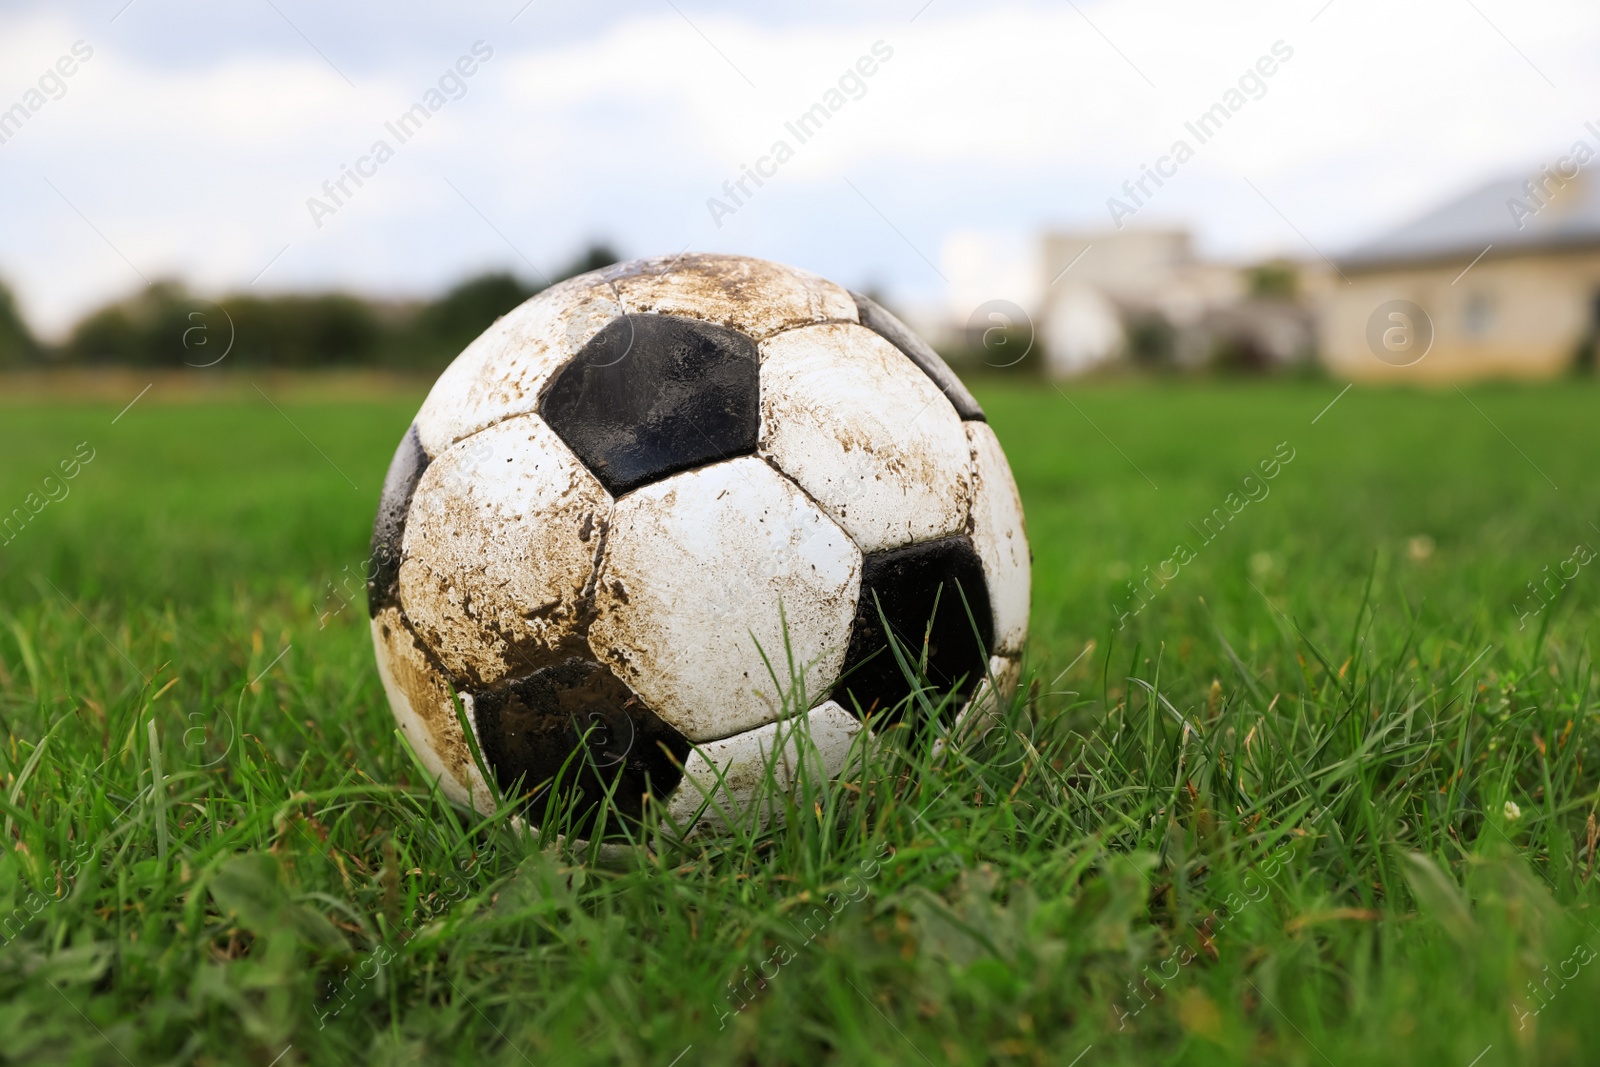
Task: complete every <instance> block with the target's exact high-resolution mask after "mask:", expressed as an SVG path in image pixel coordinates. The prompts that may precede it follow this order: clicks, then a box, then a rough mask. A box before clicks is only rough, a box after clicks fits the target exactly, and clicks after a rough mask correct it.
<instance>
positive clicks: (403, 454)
mask: <svg viewBox="0 0 1600 1067" xmlns="http://www.w3.org/2000/svg"><path fill="white" fill-rule="evenodd" d="M428 462H429V460H428V453H426V452H424V451H423V450H422V441H421V440H420V439H419V438H418V437H417V427H416V425H415V424H413V425H412V427H411V428H410V429H409V430H407V431H406V435H405V437H403V438H401V440H400V447H399V448H397V449H395V452H394V459H392V460H390V461H389V473H388V474H387V475H385V476H384V479H383V493H382V495H380V496H379V497H378V517H377V518H376V519H374V520H373V523H372V550H371V554H370V555H369V556H368V557H367V567H366V573H367V615H368V616H369V617H370V616H375V615H377V614H378V612H380V611H382V610H383V609H384V608H386V607H390V606H392V605H398V604H399V603H400V538H401V537H402V535H404V534H405V531H406V512H408V511H410V510H411V495H412V494H413V493H415V492H416V491H417V482H419V481H421V479H422V472H423V471H425V470H427V469H428Z"/></svg>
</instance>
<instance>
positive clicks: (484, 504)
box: [400, 415, 611, 685]
mask: <svg viewBox="0 0 1600 1067" xmlns="http://www.w3.org/2000/svg"><path fill="white" fill-rule="evenodd" d="M610 517H611V496H610V494H608V493H607V492H606V491H605V488H604V487H603V486H602V485H601V484H600V482H599V480H598V479H596V478H595V476H594V475H593V474H591V473H589V471H588V469H587V468H585V467H584V465H583V464H582V463H580V462H579V461H578V458H577V457H576V456H574V455H573V454H572V452H571V450H570V449H568V448H567V446H566V445H565V444H564V443H563V442H562V440H561V439H560V438H559V437H557V436H556V434H555V432H554V431H553V430H551V429H550V427H549V426H547V425H545V423H544V421H543V420H542V419H540V418H539V417H538V416H537V415H518V416H515V417H513V418H509V419H506V420H505V421H504V422H500V423H496V424H495V425H494V426H491V427H489V428H488V429H486V430H484V431H482V432H481V433H477V434H474V435H472V436H471V437H469V438H467V439H466V440H464V441H462V442H460V443H459V444H456V445H454V446H452V447H451V448H450V449H448V450H447V451H446V452H445V453H444V454H443V455H442V456H440V457H439V458H438V459H436V460H434V461H433V462H432V463H431V464H429V466H428V468H427V470H426V471H425V472H423V474H422V477H421V479H420V481H419V482H418V484H417V489H416V493H415V496H414V498H413V502H412V505H411V510H410V514H409V517H408V519H407V521H406V529H405V537H404V541H403V542H402V549H401V563H400V603H401V606H402V607H403V608H404V609H405V613H406V618H407V619H408V620H409V621H410V623H411V626H412V627H413V628H414V629H415V630H416V631H417V632H418V633H419V634H421V635H423V637H424V638H425V639H426V640H427V642H428V644H429V646H430V647H431V648H433V649H434V652H435V655H437V656H438V658H439V661H440V663H442V664H443V665H444V667H445V669H446V670H448V671H449V672H450V673H451V674H452V675H453V676H454V677H457V678H461V679H465V680H468V681H471V682H473V683H476V684H478V685H491V684H493V683H495V682H497V681H499V680H500V679H501V678H504V677H507V676H510V675H518V674H527V673H529V672H531V671H534V670H537V669H539V668H541V667H546V666H549V665H550V664H551V663H552V662H555V661H556V660H558V659H564V658H566V657H567V656H570V655H573V654H575V653H577V652H580V651H582V650H583V649H584V648H585V647H586V644H585V640H584V635H585V630H586V628H587V626H588V622H589V617H590V615H591V614H592V597H591V596H588V595H586V591H587V590H588V586H589V584H590V579H591V576H592V575H593V573H594V567H595V559H596V556H597V555H598V553H599V549H600V544H601V541H602V539H603V537H604V535H605V527H606V524H607V522H608V521H609V519H610Z"/></svg>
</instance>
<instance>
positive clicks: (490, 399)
mask: <svg viewBox="0 0 1600 1067" xmlns="http://www.w3.org/2000/svg"><path fill="white" fill-rule="evenodd" d="M622 313H623V312H622V306H621V305H620V304H619V303H618V301H617V297H616V294H615V293H613V292H612V290H611V288H610V286H608V285H606V283H605V282H604V280H603V279H601V278H600V277H599V276H598V275H596V274H584V275H580V276H579V277H577V278H573V279H571V280H570V281H565V282H562V283H561V284H559V285H554V286H551V287H550V288H549V289H546V290H545V291H544V292H542V293H540V294H539V295H538V296H535V297H533V298H532V299H531V300H529V301H528V302H527V303H525V304H523V305H521V306H520V307H518V308H515V309H514V310H512V311H510V312H508V313H506V314H505V315H504V316H502V317H501V318H499V319H498V320H496V321H495V323H494V325H492V326H490V327H489V328H488V329H487V330H485V331H484V332H483V334H482V335H481V336H479V337H478V339H477V340H475V341H473V342H472V343H471V344H470V345H468V346H467V347H466V349H465V350H463V351H462V353H461V354H460V355H459V356H457V357H456V359H455V361H454V362H453V363H451V364H450V366H449V367H447V368H445V371H444V373H443V374H441V375H439V380H438V381H436V382H434V384H433V389H432V391H431V392H429V393H428V399H427V400H425V401H423V403H422V410H421V411H419V412H417V435H418V437H420V438H421V440H422V447H423V448H424V449H426V450H427V452H428V454H429V455H430V456H438V455H439V454H440V453H441V452H443V451H444V450H445V449H447V448H449V447H450V446H451V445H452V444H454V443H455V442H457V441H459V440H461V439H462V438H464V437H466V436H467V435H469V434H472V433H476V432H477V431H479V430H481V429H483V428H484V427H486V426H489V425H492V424H493V423H495V422H498V421H500V420H501V419H503V418H505V417H507V416H508V415H517V414H521V413H523V412H528V411H532V410H534V408H535V406H536V405H537V404H538V402H539V390H540V389H542V388H543V387H544V384H545V382H547V381H549V379H550V376H551V375H553V374H554V373H555V372H556V371H558V370H560V369H561V367H562V366H563V365H564V364H565V363H566V362H567V360H569V359H571V358H572V356H573V355H574V354H575V353H576V352H577V351H578V349H580V348H582V347H583V346H584V345H585V344H586V343H588V341H589V338H591V337H593V336H594V335H595V334H597V333H599V332H600V328H601V327H602V326H604V325H605V324H606V323H608V322H610V321H611V320H612V319H614V318H616V317H617V316H618V315H621V314H622Z"/></svg>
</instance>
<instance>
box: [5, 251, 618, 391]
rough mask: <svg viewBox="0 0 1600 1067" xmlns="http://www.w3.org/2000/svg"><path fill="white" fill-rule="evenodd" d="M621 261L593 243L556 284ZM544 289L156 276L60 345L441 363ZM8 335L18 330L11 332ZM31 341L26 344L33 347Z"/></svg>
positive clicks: (272, 361) (204, 356)
mask: <svg viewBox="0 0 1600 1067" xmlns="http://www.w3.org/2000/svg"><path fill="white" fill-rule="evenodd" d="M616 261H617V254H616V253H615V252H614V251H613V250H612V249H611V248H610V247H608V246H606V245H604V244H593V245H590V246H589V247H588V248H587V249H585V250H584V252H583V253H582V254H581V255H579V256H578V257H577V258H576V259H575V260H574V261H573V262H571V263H570V264H568V266H567V267H566V268H565V269H563V270H561V271H559V272H558V273H557V275H556V280H557V281H563V280H565V279H567V278H570V277H573V276H575V275H578V274H582V273H585V272H587V271H591V270H598V269H600V268H601V267H606V266H609V265H611V264H612V263H615V262H616ZM540 288H541V287H539V286H534V285H530V284H529V283H527V282H524V281H522V280H521V279H519V278H517V277H516V276H515V275H513V274H510V273H508V272H505V271H500V272H495V273H490V274H482V275H479V276H477V277H475V278H469V279H467V280H466V281H464V282H461V283H460V284H458V285H456V286H454V287H453V288H451V289H450V290H449V291H448V292H446V293H445V294H444V295H443V296H440V297H439V298H438V299H436V300H432V301H427V302H424V303H420V304H392V303H391V304H382V303H378V302H374V301H370V300H365V299H363V298H361V297H357V296H352V295H350V294H348V293H337V292H335V293H303V294H285V295H281V296H258V295H255V294H253V293H248V294H246V293H236V294H233V295H231V296H225V297H222V298H221V299H220V300H216V301H212V300H207V299H205V298H202V297H197V296H195V295H193V294H191V293H189V292H188V291H187V290H185V289H184V287H183V286H182V285H181V284H180V283H178V282H175V281H160V282H157V283H155V284H154V285H151V286H149V287H148V288H146V289H144V290H142V291H141V292H139V293H137V294H135V295H134V296H131V297H128V298H127V299H124V300H119V301H117V302H115V303H112V304H108V305H107V306H105V307H103V308H100V309H99V310H97V311H94V312H91V313H90V314H89V315H87V316H85V317H84V318H83V320H82V321H80V322H79V323H78V325H77V326H76V327H75V328H74V329H73V331H72V335H71V337H70V338H68V340H67V343H66V345H65V349H64V354H65V355H66V357H67V358H69V359H74V360H78V361H80V362H84V363H122V364H129V365H135V366H172V367H176V366H181V365H183V364H188V365H190V366H208V365H214V364H215V363H217V362H220V361H221V360H222V359H223V358H224V353H226V354H227V357H226V358H227V359H228V361H229V363H237V364H244V365H252V366H270V367H284V368H309V367H323V366H333V365H344V366H349V365H358V366H374V365H382V366H397V367H417V368H429V369H437V368H439V367H442V366H444V365H445V364H446V363H448V362H449V361H450V360H452V359H454V358H455V357H456V355H457V354H458V353H459V352H460V351H461V350H462V349H463V348H465V347H466V346H467V345H468V344H470V343H471V342H472V340H473V339H474V338H475V337H477V336H478V335H479V334H481V333H482V332H483V331H484V330H486V329H488V328H489V326H490V325H492V324H493V323H494V321H495V319H497V318H499V317H500V316H502V315H504V314H505V313H506V312H508V311H510V310H511V309H512V308H515V307H516V306H517V305H518V304H521V303H522V302H523V301H525V300H527V299H528V298H529V297H530V296H533V295H534V294H535V293H537V292H539V290H540ZM9 308H10V303H9V296H8V295H6V294H5V292H4V290H3V289H0V365H4V364H5V363H6V362H7V360H8V358H9V356H8V352H9V351H10V349H9V348H8V347H7V346H8V344H13V345H16V344H21V343H22V342H8V341H7V337H8V336H10V334H9V333H8V332H7V326H6V323H7V322H8V321H11V320H15V321H16V322H17V323H18V327H17V328H18V329H21V330H22V332H21V333H20V334H18V336H20V337H22V338H24V339H27V341H26V343H27V344H29V345H32V341H31V339H28V335H27V333H26V330H25V328H22V327H21V326H20V319H16V316H15V315H14V313H10V319H8V318H7V315H8V313H9ZM13 332H14V331H13ZM36 350H37V346H36V345H33V347H32V348H31V349H29V351H36Z"/></svg>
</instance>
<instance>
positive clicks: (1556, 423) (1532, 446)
mask: <svg viewBox="0 0 1600 1067" xmlns="http://www.w3.org/2000/svg"><path fill="white" fill-rule="evenodd" d="M1340 388H1341V387H1340V386H1338V385H1332V384H1328V383H1278V384H1225V383H1214V384H1208V385H1201V386H1186V387H1178V386H1166V385H1141V386H1131V385H1119V386H1097V387H1087V388H1086V387H1074V388H1071V389H1069V390H1068V391H1067V394H1066V395H1063V394H1061V393H1059V392H1058V391H1057V390H1055V389H1053V388H1052V387H1050V386H1049V385H1040V384H1033V385H997V386H992V387H990V388H988V389H984V390H980V393H981V395H980V399H981V400H982V401H983V402H984V403H985V405H986V407H987V409H988V411H989V413H990V418H991V421H992V422H993V424H994V426H995V427H996V429H997V431H998V432H999V434H1000V437H1001V440H1002V441H1003V442H1004V444H1005V445H1006V447H1007V450H1008V452H1009V454H1010V457H1011V461H1012V464H1013V467H1014V469H1015V471H1016V474H1017V477H1018V481H1019V482H1020V484H1021V488H1022V494H1023V499H1024V503H1025V505H1026V509H1027V516H1028V523H1029V533H1030V536H1031V539H1032V544H1033V550H1034V555H1035V575H1034V609H1033V612H1034V622H1033V635H1032V642H1031V648H1030V652H1029V661H1028V671H1029V679H1030V680H1029V684H1028V686H1027V688H1026V693H1025V695H1024V698H1023V699H1019V701H1018V702H1017V706H1016V707H1014V708H1012V709H1010V710H1009V711H1008V713H1007V719H1008V724H1009V726H1010V729H1009V730H1008V731H1000V732H995V733H991V734H990V735H989V738H988V742H987V743H985V744H984V745H981V746H977V747H969V748H965V749H959V750H955V751H951V752H949V753H947V754H946V755H945V756H944V757H943V758H941V759H939V760H937V761H934V760H931V759H930V758H929V757H927V756H925V755H923V756H919V755H917V754H916V753H914V752H908V751H905V750H903V749H900V748H896V747H895V745H894V744H892V743H891V744H888V745H887V746H886V747H885V750H884V751H883V752H882V753H880V754H879V756H878V757H876V758H875V762H874V765H873V769H872V773H870V774H869V775H867V776H866V780H865V781H863V782H861V783H847V784H829V785H825V786H821V787H819V788H818V789H817V790H816V791H815V793H814V795H812V796H808V797H806V798H804V800H803V801H802V802H801V803H800V805H799V806H798V808H797V809H796V810H795V811H794V812H793V815H792V817H791V818H790V819H789V820H788V822H787V823H786V824H785V825H784V826H783V827H782V828H779V829H776V830H774V831H771V832H770V833H768V834H767V835H765V836H761V837H756V838H750V837H742V838H735V839H732V840H729V841H724V842H721V843H716V844H705V845H700V846H697V847H694V848H688V849H665V848H663V849H657V850H653V851H646V850H640V851H638V852H637V853H636V855H635V857H634V858H633V860H631V861H630V862H626V863H624V864H622V865H621V866H616V867H602V866H597V865H594V864H591V863H586V862H584V859H583V857H582V856H575V855H571V854H565V853H563V852H562V851H561V850H560V849H558V848H555V847H547V848H543V849H541V848H540V847H539V846H538V844H537V843H529V842H528V841H526V840H524V839H521V838H519V837H517V836H516V835H515V834H514V833H513V832H512V831H511V830H510V829H509V828H508V826H507V824H506V822H505V821H504V820H491V821H489V822H488V823H486V824H485V823H482V822H479V821H468V820H467V819H465V818H464V817H463V816H462V815H461V814H459V813H455V812H452V811H451V810H450V809H449V808H448V806H447V805H444V804H442V803H441V802H440V801H439V800H438V799H437V798H436V797H435V796H433V795H432V794H430V792H429V791H428V789H427V788H426V784H425V782H424V781H423V780H422V778H421V777H420V775H419V774H418V772H417V771H416V769H415V767H414V765H413V763H412V762H411V758H410V757H409V756H408V754H407V752H406V750H405V749H404V748H403V747H402V745H401V744H400V743H399V741H398V740H397V739H396V737H395V735H394V724H393V721H392V719H391V718H390V715H389V712H388V709H387V706H386V704H385V702H384V697H383V693H382V689H381V687H380V685H379V682H378V678H377V674H376V670H375V668H374V665H373V658H372V650H371V646H370V642H369V639H368V635H367V628H366V613H365V608H364V604H363V603H362V601H361V598H360V585H359V580H358V578H359V574H360V569H361V566H362V563H363V560H364V559H365V557H366V554H367V548H366V545H367V538H368V535H369V532H370V529H371V522H372V515H373V511H374V507H375V503H376V498H377V491H378V487H379V485H380V483H381V480H382V477H383V472H384V469H385V467H386V466H387V463H388V460H389V457H390V455H391V453H392V451H393V449H394V446H395V444H396V442H397V441H398V440H399V438H400V435H401V433H402V432H403V431H404V429H405V427H406V424H407V423H408V421H409V419H410V417H411V415H412V413H413V412H414V411H415V409H416V406H417V403H418V402H419V401H420V398H421V394H420V391H419V392H418V393H417V394H416V395H408V396H401V397H398V398H397V397H396V396H394V395H393V394H390V395H387V396H385V397H383V398H382V399H375V400H372V401H369V402H356V401H352V400H350V399H348V398H342V399H339V400H337V402H335V401H330V400H324V401H321V402H319V401H317V400H316V398H315V396H314V395H313V394H312V393H308V392H307V391H306V390H303V389H302V390H300V391H298V392H296V393H293V394H289V393H284V394H281V395H280V394H278V393H277V392H276V391H275V390H274V389H273V388H271V387H269V388H268V392H269V393H272V394H273V395H274V401H275V402H276V404H277V407H276V409H275V407H274V406H273V405H272V403H269V402H268V401H267V400H266V399H264V397H263V396H262V395H258V394H257V393H256V391H255V390H253V389H250V388H248V387H247V386H245V387H242V388H240V389H239V390H237V391H236V392H234V393H232V394H230V395H222V396H214V397H211V398H210V399H206V400H203V401H200V400H193V399H189V400H182V401H174V400H173V399H172V398H171V397H168V398H167V399H165V400H164V399H163V389H162V387H160V386H158V387H157V388H156V389H154V390H152V392H151V393H150V394H149V395H147V396H145V397H144V398H143V399H141V400H140V401H139V403H138V404H136V405H135V406H133V407H132V408H131V409H129V410H128V411H127V412H126V413H125V414H122V415H121V416H120V417H118V418H116V421H115V422H113V418H114V417H116V416H117V415H118V411H119V409H121V408H122V406H123V404H124V403H125V402H126V400H125V399H124V400H119V401H117V402H114V403H99V404H89V403H65V402H54V403H41V402H32V403H29V404H28V405H22V404H16V403H12V404H10V405H6V406H0V454H3V455H4V457H5V459H4V461H3V462H0V512H9V511H10V509H12V508H13V507H15V506H18V505H24V506H26V501H27V499H28V495H29V494H30V493H38V494H39V497H38V498H36V499H35V503H38V502H39V501H41V500H46V499H48V498H47V497H46V495H45V486H44V479H45V478H46V476H47V475H49V474H50V473H51V472H52V471H54V470H58V469H59V467H58V465H59V464H60V463H61V462H62V461H68V463H69V467H71V466H73V465H74V464H76V466H75V467H74V469H75V471H76V475H75V477H73V478H72V479H71V480H70V481H67V482H64V483H55V482H52V483H51V487H52V488H53V491H54V492H55V494H56V495H57V496H60V494H61V489H62V487H63V486H64V487H65V489H66V490H67V494H66V495H65V496H64V497H62V498H61V499H56V500H51V501H49V502H48V503H45V504H44V505H43V506H42V508H41V509H40V510H39V511H38V513H37V514H36V515H33V517H32V518H31V521H29V522H28V523H27V525H26V526H25V527H23V528H22V529H21V530H20V531H18V532H16V533H15V536H14V537H12V538H11V540H10V541H9V542H8V543H6V544H4V545H3V546H0V729H3V731H4V737H3V739H0V740H3V751H0V775H3V778H0V796H3V798H4V820H5V827H4V846H5V847H4V849H3V852H0V1033H3V1034H4V1035H6V1037H5V1040H4V1041H3V1042H0V1062H5V1063H10V1062H28V1063H53V1064H54V1063H85V1064H88V1063H97V1064H98V1063H105V1064H112V1063H119V1064H120V1063H131V1064H135V1065H138V1067H145V1065H155V1064H168V1063H173V1064H176V1063H215V1064H224V1063H226V1064H237V1063H247V1064H258V1065H261V1067H266V1065H269V1064H278V1065H280V1067H288V1065H291V1064H297V1063H327V1064H359V1063H382V1064H390V1063H407V1062H418V1063H435V1062H439V1063H460V1064H464V1065H467V1064H470V1065H473V1067H478V1065H481V1064H484V1063H496V1064H524V1063H527V1064H540V1065H544V1064H579V1063H623V1064H656V1065H660V1067H668V1065H670V1064H673V1063H678V1064H681V1065H685V1067H687V1065H696V1067H698V1065H702V1064H761V1065H767V1064H790V1063H793V1064H815V1063H820V1062H836V1063H841V1064H868V1063H884V1064H912V1063H922V1062H927V1063H930V1064H943V1063H962V1064H966V1063H985V1062H1005V1063H1010V1062H1015V1063H1023V1064H1034V1063H1039V1064H1062V1065H1067V1064H1077V1065H1080V1067H1097V1065H1102V1064H1122V1063H1127V1064H1149V1063H1196V1064H1210V1063H1260V1064H1308V1065H1311V1064H1327V1065H1334V1067H1350V1065H1356V1064H1363V1063H1426V1064H1444V1065H1454V1067H1469V1065H1476V1067H1495V1065H1498V1064H1509V1063H1594V1062H1596V1061H1597V1060H1600V1012H1596V1011H1595V1010H1594V1004H1595V1002H1596V999H1597V997H1600V966H1590V964H1591V962H1592V961H1594V960H1595V959H1596V958H1597V957H1600V929H1597V927H1600V915H1597V914H1596V911H1595V909H1594V908H1593V906H1592V903H1593V901H1594V900H1595V899H1596V896H1597V894H1596V892H1595V890H1594V889H1593V888H1592V887H1591V878H1590V875H1591V871H1592V867H1593V864H1594V851H1595V847H1596V838H1597V836H1600V831H1597V829H1596V823H1595V814H1594V812H1595V809H1596V805H1597V803H1600V736H1597V731H1596V714H1597V712H1600V698H1597V696H1596V694H1595V693H1594V691H1593V690H1594V686H1593V682H1594V679H1595V672H1594V667H1593V650H1594V642H1595V623H1596V621H1597V605H1600V597H1597V596H1596V592H1595V590H1596V588H1597V585H1600V577H1597V572H1600V567H1597V566H1592V565H1590V563H1591V560H1593V558H1594V556H1595V551H1594V549H1593V548H1590V547H1589V546H1596V547H1600V528H1597V527H1596V526H1595V525H1594V523H1595V522H1597V521H1600V480H1597V477H1596V472H1597V471H1600V434H1597V433H1596V431H1595V428H1596V426H1597V425H1600V420H1597V417H1596V416H1597V407H1600V391H1597V390H1596V389H1595V388H1593V387H1590V386H1574V385H1563V386H1560V387H1544V388H1521V389H1510V388H1497V389H1490V388H1483V389H1473V390H1468V391H1466V392H1465V393H1461V392H1458V391H1457V390H1455V389H1445V390H1443V391H1440V392H1435V393H1412V392H1404V391H1375V390H1368V389H1363V388H1356V389H1352V390H1351V391H1350V392H1349V393H1348V394H1345V395H1342V396H1340V393H1339V390H1340ZM1336 396H1339V397H1340V398H1339V399H1338V400H1337V402H1336V403H1334V404H1333V406H1332V407H1331V408H1328V407H1327V405H1328V404H1329V402H1330V401H1332V400H1334V399H1335V397H1336ZM130 397H131V393H130ZM1069 397H1070V399H1069ZM1325 409H1326V410H1325ZM1319 413H1320V415H1319ZM86 456H89V457H92V458H89V459H87V461H86V462H85V461H84V457H86ZM1267 472H1270V474H1271V476H1270V477H1268V476H1267ZM7 536H10V535H9V534H0V540H3V539H4V538H5V537H7ZM1530 583H1532V585H1530ZM1540 583H1543V588H1544V589H1545V590H1546V592H1545V595H1544V597H1543V598H1542V599H1541V598H1539V597H1536V596H1534V595H1533V593H1532V592H1531V590H1532V588H1533V586H1538V585H1540ZM1546 601H1549V603H1548V604H1547V603H1546ZM818 915H820V916H821V919H820V920H817V919H815V917H816V916H818ZM1585 1049H1587V1050H1589V1051H1587V1052H1585V1051H1584V1050H1585Z"/></svg>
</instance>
